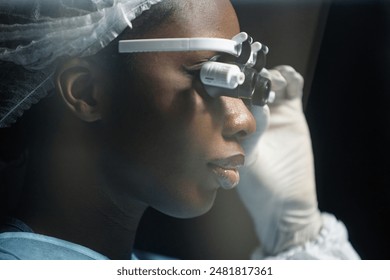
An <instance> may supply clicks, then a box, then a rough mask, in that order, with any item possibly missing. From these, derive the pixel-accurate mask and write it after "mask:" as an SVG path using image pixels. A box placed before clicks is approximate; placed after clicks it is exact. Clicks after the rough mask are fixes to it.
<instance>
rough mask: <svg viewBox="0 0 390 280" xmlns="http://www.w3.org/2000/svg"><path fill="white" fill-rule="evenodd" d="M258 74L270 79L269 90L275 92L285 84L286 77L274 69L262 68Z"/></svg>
mask: <svg viewBox="0 0 390 280" xmlns="http://www.w3.org/2000/svg"><path fill="white" fill-rule="evenodd" d="M260 74H261V75H262V76H263V77H265V78H267V79H269V80H270V81H271V90H273V91H275V92H276V91H281V90H283V89H284V88H285V87H286V85H287V81H286V79H285V78H284V77H283V76H282V74H280V72H279V71H277V70H275V69H269V70H267V69H265V68H263V69H262V70H261V72H260Z"/></svg>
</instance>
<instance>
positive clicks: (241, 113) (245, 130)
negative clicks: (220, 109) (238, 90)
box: [220, 96, 256, 141]
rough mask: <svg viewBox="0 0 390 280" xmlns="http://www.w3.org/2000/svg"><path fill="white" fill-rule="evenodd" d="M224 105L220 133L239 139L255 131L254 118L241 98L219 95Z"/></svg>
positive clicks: (226, 136)
mask: <svg viewBox="0 0 390 280" xmlns="http://www.w3.org/2000/svg"><path fill="white" fill-rule="evenodd" d="M220 98H221V101H222V102H223V106H224V113H225V116H224V123H223V131H222V135H223V136H224V137H225V138H229V139H232V138H233V139H236V140H237V141H241V140H243V139H245V138H246V137H248V136H249V135H251V134H252V133H254V132H255V131H256V120H255V118H254V116H253V115H252V113H251V112H250V111H249V109H248V107H247V106H246V105H245V104H244V102H243V101H242V100H241V99H238V98H232V97H227V96H222V97H220Z"/></svg>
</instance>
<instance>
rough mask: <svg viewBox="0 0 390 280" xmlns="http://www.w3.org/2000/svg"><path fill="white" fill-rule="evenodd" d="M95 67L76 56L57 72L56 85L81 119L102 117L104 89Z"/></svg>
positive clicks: (91, 120)
mask: <svg viewBox="0 0 390 280" xmlns="http://www.w3.org/2000/svg"><path fill="white" fill-rule="evenodd" d="M96 75H97V73H96V70H95V69H94V67H93V66H92V65H91V64H90V63H89V62H88V61H85V60H83V59H79V58H74V59H71V60H69V61H67V62H66V63H64V64H62V65H61V66H60V67H59V68H58V69H57V73H56V87H57V90H58V92H59V93H60V94H61V96H62V98H63V100H64V101H65V104H66V105H67V107H68V108H69V109H70V110H71V111H72V112H73V113H74V114H75V115H76V116H77V117H78V118H80V119H81V120H83V121H86V122H94V121H97V120H100V119H101V118H102V111H101V109H102V108H101V107H102V106H101V105H102V96H103V92H104V89H103V88H102V87H101V86H100V85H99V84H97V83H96V81H97V80H98V79H97V77H96Z"/></svg>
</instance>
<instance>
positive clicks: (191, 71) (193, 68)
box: [183, 60, 208, 77]
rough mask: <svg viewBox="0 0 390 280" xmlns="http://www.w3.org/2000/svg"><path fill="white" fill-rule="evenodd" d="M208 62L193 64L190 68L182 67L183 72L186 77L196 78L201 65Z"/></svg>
mask: <svg viewBox="0 0 390 280" xmlns="http://www.w3.org/2000/svg"><path fill="white" fill-rule="evenodd" d="M207 61H208V60H204V61H200V62H198V63H196V64H193V65H191V66H187V65H183V71H184V72H185V74H186V75H189V76H191V77H198V76H199V72H200V69H201V68H202V65H203V64H204V63H205V62H207Z"/></svg>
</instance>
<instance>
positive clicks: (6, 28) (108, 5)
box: [0, 0, 163, 127]
mask: <svg viewBox="0 0 390 280" xmlns="http://www.w3.org/2000/svg"><path fill="white" fill-rule="evenodd" d="M161 1H163V0H13V1H6V0H0V20H1V21H0V68H2V69H1V73H0V83H1V86H0V127H6V126H9V125H10V124H12V123H13V122H15V121H16V120H17V118H18V117H20V116H21V115H22V114H23V112H24V111H25V110H27V109H29V108H30V107H31V105H32V104H34V103H36V102H38V101H39V100H40V99H41V98H43V97H45V96H46V95H47V94H48V92H49V91H50V90H51V89H52V88H53V87H54V84H53V81H52V76H53V73H54V70H55V68H54V67H55V66H54V64H55V63H54V62H55V61H56V60H57V59H58V58H60V57H64V56H89V55H93V54H95V53H97V52H98V51H100V50H101V49H102V48H104V47H106V46H107V45H108V44H109V43H110V42H111V41H112V40H114V39H115V38H116V37H117V36H118V35H119V34H120V33H121V32H122V31H123V30H124V29H125V28H126V27H127V26H130V27H131V21H132V20H134V19H135V18H136V17H138V16H139V15H140V14H141V13H142V12H143V11H145V10H148V9H149V8H150V7H151V6H152V5H154V4H157V3H159V2H161ZM10 18H12V19H13V20H12V21H13V24H4V21H5V22H7V19H10ZM15 22H16V23H15ZM10 65H12V66H16V65H17V67H9V66H10ZM21 69H22V70H21ZM14 71H15V72H14ZM16 76H18V77H20V78H19V79H16V78H15V77H16Z"/></svg>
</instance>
